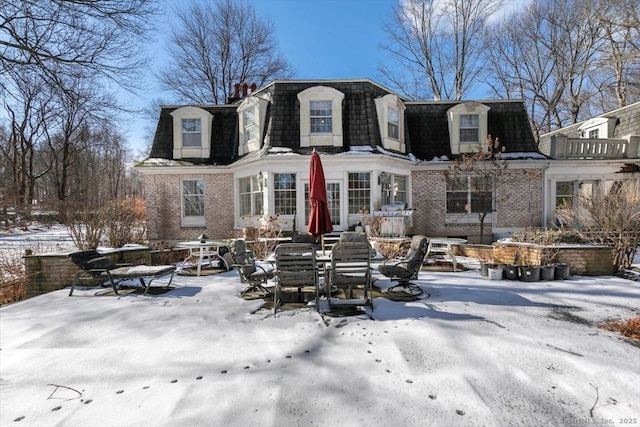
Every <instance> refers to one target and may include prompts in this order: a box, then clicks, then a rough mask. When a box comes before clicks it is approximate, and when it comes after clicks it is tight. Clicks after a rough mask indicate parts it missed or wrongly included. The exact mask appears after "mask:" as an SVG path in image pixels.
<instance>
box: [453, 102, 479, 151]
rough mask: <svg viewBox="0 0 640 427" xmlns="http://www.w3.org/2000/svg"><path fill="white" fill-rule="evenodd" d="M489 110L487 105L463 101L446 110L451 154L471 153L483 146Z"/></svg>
mask: <svg viewBox="0 0 640 427" xmlns="http://www.w3.org/2000/svg"><path fill="white" fill-rule="evenodd" d="M489 110H490V107H489V106H487V105H484V104H480V103H479V102H463V103H460V104H458V105H456V106H455V107H452V108H449V110H447V118H448V122H449V144H450V147H451V154H461V153H473V152H478V151H480V150H482V149H484V148H485V147H484V138H486V137H487V136H488V134H489V131H488V129H489V125H488V122H489Z"/></svg>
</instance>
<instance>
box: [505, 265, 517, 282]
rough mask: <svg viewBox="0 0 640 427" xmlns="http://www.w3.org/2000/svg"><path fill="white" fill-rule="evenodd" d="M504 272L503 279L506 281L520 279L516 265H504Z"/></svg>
mask: <svg viewBox="0 0 640 427" xmlns="http://www.w3.org/2000/svg"><path fill="white" fill-rule="evenodd" d="M502 270H503V271H504V278H505V279H508V280H518V279H519V278H520V271H519V270H518V266H516V265H505V266H503V267H502Z"/></svg>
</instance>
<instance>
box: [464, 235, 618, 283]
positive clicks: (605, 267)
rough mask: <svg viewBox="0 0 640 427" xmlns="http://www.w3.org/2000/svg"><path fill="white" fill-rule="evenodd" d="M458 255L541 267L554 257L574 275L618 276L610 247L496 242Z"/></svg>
mask: <svg viewBox="0 0 640 427" xmlns="http://www.w3.org/2000/svg"><path fill="white" fill-rule="evenodd" d="M457 253H458V254H460V255H462V256H468V257H473V258H479V259H493V261H494V262H495V263H497V264H514V263H515V264H518V265H540V264H543V261H544V258H545V257H548V256H549V255H554V261H555V262H562V263H566V264H568V265H569V267H570V270H571V274H578V275H582V276H603V275H611V274H614V273H615V266H614V264H613V251H612V249H611V248H609V247H607V246H594V245H558V246H540V245H535V244H530V243H515V242H513V243H504V242H496V243H494V244H493V245H460V246H459V247H458V248H457Z"/></svg>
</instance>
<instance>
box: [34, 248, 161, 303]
mask: <svg viewBox="0 0 640 427" xmlns="http://www.w3.org/2000/svg"><path fill="white" fill-rule="evenodd" d="M70 253H71V252H55V253H50V254H39V255H28V256H25V257H24V267H25V284H24V288H25V294H26V295H25V296H26V298H31V297H34V296H37V295H41V294H44V293H47V292H52V291H57V290H58V289H62V288H65V287H67V286H71V284H72V283H73V278H74V277H75V275H76V273H77V272H78V271H79V268H78V267H77V266H76V265H75V264H74V263H73V262H71V260H69V258H68V255H69V254H70ZM104 255H105V256H106V257H108V258H109V259H111V260H112V261H113V262H114V263H116V264H124V263H126V264H134V265H139V264H147V265H151V250H150V249H149V248H147V247H140V248H135V249H133V248H122V249H115V250H110V251H109V252H105V253H104ZM96 284H97V283H96Z"/></svg>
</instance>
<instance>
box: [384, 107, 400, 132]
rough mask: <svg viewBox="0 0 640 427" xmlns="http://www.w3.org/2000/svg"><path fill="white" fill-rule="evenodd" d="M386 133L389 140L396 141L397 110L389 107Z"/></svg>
mask: <svg viewBox="0 0 640 427" xmlns="http://www.w3.org/2000/svg"><path fill="white" fill-rule="evenodd" d="M388 120H389V121H388V122H387V132H388V135H389V138H393V139H398V136H399V135H400V114H399V113H398V109H397V108H393V107H389V114H388Z"/></svg>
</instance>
